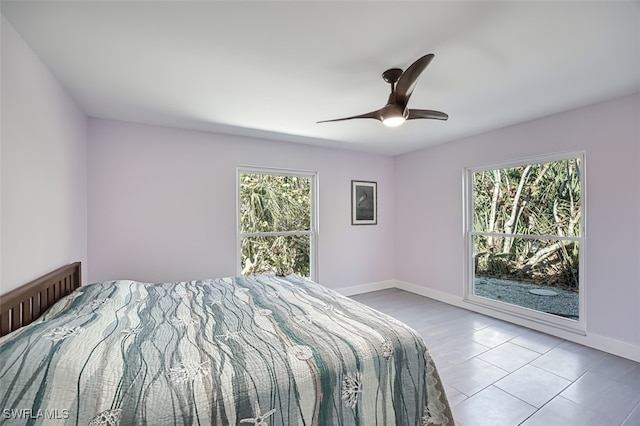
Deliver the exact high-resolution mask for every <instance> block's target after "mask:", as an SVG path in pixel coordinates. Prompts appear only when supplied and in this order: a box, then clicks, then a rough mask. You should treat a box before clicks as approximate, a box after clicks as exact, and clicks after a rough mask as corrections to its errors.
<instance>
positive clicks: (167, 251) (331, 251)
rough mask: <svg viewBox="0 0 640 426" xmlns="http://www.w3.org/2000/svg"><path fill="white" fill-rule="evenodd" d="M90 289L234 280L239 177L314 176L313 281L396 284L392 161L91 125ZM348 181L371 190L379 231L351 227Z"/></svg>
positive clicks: (267, 143)
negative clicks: (109, 284)
mask: <svg viewBox="0 0 640 426" xmlns="http://www.w3.org/2000/svg"><path fill="white" fill-rule="evenodd" d="M89 135H90V137H89V140H90V142H89V150H88V152H89V155H88V158H89V202H88V206H89V210H88V211H89V259H90V265H89V280H90V281H101V280H107V279H116V278H130V279H137V280H142V281H173V280H187V279H197V278H204V277H219V276H230V275H236V274H237V270H236V263H237V260H236V259H237V255H236V168H237V166H239V165H245V166H246V165H249V166H261V167H278V168H293V169H299V170H308V171H316V172H318V173H319V198H320V203H319V207H320V211H319V217H320V219H319V221H320V223H319V227H320V236H319V253H318V258H319V265H318V266H319V277H318V278H319V281H320V282H321V283H322V284H324V285H326V286H328V287H331V288H341V287H348V286H354V285H359V284H364V283H372V282H379V281H384V280H389V279H393V278H394V275H395V274H394V258H393V252H394V246H393V243H394V237H393V231H394V226H395V220H394V205H395V204H394V202H393V158H391V157H386V156H380V155H373V154H363V153H356V152H351V151H345V150H336V149H323V148H317V147H311V146H304V145H298V144H295V145H294V144H289V143H283V142H274V141H268V140H261V139H252V138H245V137H238V136H226V135H219V134H213V133H204V132H195V131H186V130H179V129H171V128H161V127H152V126H144V125H134V124H129V123H122V122H115V121H107V120H94V119H92V120H90V123H89ZM351 179H360V180H372V181H377V182H378V196H379V212H378V225H377V226H351V224H350V190H351V188H350V181H351Z"/></svg>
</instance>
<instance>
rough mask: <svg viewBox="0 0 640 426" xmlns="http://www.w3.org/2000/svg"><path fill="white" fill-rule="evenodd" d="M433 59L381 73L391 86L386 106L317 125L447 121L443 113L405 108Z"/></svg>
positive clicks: (422, 59)
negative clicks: (361, 121)
mask: <svg viewBox="0 0 640 426" xmlns="http://www.w3.org/2000/svg"><path fill="white" fill-rule="evenodd" d="M433 57H434V55H433V53H429V54H428V55H425V56H423V57H422V58H420V59H418V60H417V61H415V62H414V63H413V64H411V65H410V66H409V68H407V69H406V71H404V72H403V71H402V70H401V69H400V68H391V69H388V70H386V71H385V72H383V73H382V78H383V79H384V81H386V82H387V83H389V84H391V94H390V95H389V100H388V101H387V104H386V105H385V106H384V107H382V108H381V109H379V110H376V111H372V112H368V113H366V114H360V115H354V116H352V117H345V118H336V119H333V120H322V121H318V123H328V122H331V121H343V120H352V119H354V118H374V119H376V120H379V121H381V122H382V124H384V125H386V126H389V127H396V126H399V125H401V124H402V123H404V122H405V120H415V119H418V118H429V119H433V120H446V119H448V118H449V116H448V115H447V114H445V113H444V112H440V111H433V110H430V109H409V108H407V103H409V98H410V97H411V94H412V93H413V89H414V88H415V86H416V82H417V81H418V77H419V76H420V73H422V71H424V70H425V68H427V65H429V63H430V62H431V60H432V59H433Z"/></svg>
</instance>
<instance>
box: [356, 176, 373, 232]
mask: <svg viewBox="0 0 640 426" xmlns="http://www.w3.org/2000/svg"><path fill="white" fill-rule="evenodd" d="M351 224H352V225H377V224H378V183H377V182H371V181H365V180H352V181H351Z"/></svg>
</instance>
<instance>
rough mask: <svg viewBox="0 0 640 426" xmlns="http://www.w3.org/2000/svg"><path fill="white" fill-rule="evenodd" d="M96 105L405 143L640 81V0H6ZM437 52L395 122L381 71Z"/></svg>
mask: <svg viewBox="0 0 640 426" xmlns="http://www.w3.org/2000/svg"><path fill="white" fill-rule="evenodd" d="M2 14H3V15H4V16H5V17H6V19H7V20H8V21H9V22H10V23H11V25H12V26H13V27H14V28H15V29H16V31H17V32H18V33H19V34H20V35H21V36H22V37H23V38H24V40H25V41H26V42H27V43H28V44H29V45H30V47H31V48H32V49H33V50H34V51H35V52H36V54H37V55H38V56H39V57H40V58H41V59H42V61H43V62H44V63H45V64H46V66H47V67H48V68H49V69H50V70H51V71H52V72H53V74H54V75H55V76H56V77H57V78H58V79H59V81H60V82H61V83H62V84H63V85H64V86H65V87H66V88H67V90H68V91H69V93H70V94H71V95H72V96H73V97H74V99H75V100H76V101H77V102H78V104H79V105H80V107H81V108H82V109H83V110H84V111H85V112H86V113H87V114H88V115H89V116H92V117H104V118H113V119H120V120H127V121H140V122H146V123H154V124H161V125H169V126H176V127H184V128H193V129H200V130H211V131H215V132H221V133H230V134H239V135H249V136H257V137H262V138H269V139H277V140H284V141H291V142H301V143H309V144H319V145H325V146H332V147H343V148H347V149H355V150H365V151H370V152H377V153H383V154H389V155H394V154H399V153H405V152H409V151H412V150H415V149H418V148H421V147H425V146H429V145H433V144H438V143H444V142H447V141H451V140H456V139H460V138H462V137H465V136H469V135H471V134H476V133H480V132H484V131H487V130H491V129H494V128H498V127H503V126H507V125H510V124H514V123H517V122H522V121H526V120H530V119H534V118H537V117H541V116H545V115H549V114H553V113H556V112H560V111H563V110H567V109H571V108H575V107H579V106H582V105H586V104H590V103H595V102H598V101H602V100H606V99H610V98H613V97H617V96H621V95H625V94H628V93H633V92H636V91H639V90H640V2H639V1H601V2H593V1H566V2H559V1H555V2H551V1H529V2H524V1H491V2H490V1H452V0H448V1H414V2H401V1H386V2H382V1H377V2H363V1H350V2H326V1H325V2H310V1H288V2H275V1H257V2H246V1H236V2H217V1H192V2H186V1H171V2H169V1H138V2H125V1H110V2H96V1H70V2H58V1H44V2H31V1H17V2H11V1H2ZM426 53H434V54H435V59H434V60H433V61H432V62H431V64H430V65H429V67H428V68H427V69H426V71H425V72H424V73H423V74H422V75H421V77H420V79H419V80H418V84H417V86H416V88H415V91H414V93H413V96H412V98H411V100H410V102H409V107H413V108H419V109H434V110H440V111H444V112H446V113H448V114H449V116H450V118H449V120H448V121H436V120H412V121H409V122H407V123H405V124H404V125H403V126H402V127H400V128H394V129H390V128H386V127H384V126H383V125H382V124H381V123H380V122H378V121H375V120H350V121H343V122H336V123H324V124H316V121H318V120H324V119H332V118H339V117H345V116H350V115H355V114H360V113H365V112H369V111H372V110H375V109H378V108H380V107H382V106H383V105H384V104H385V103H386V100H387V96H388V92H389V85H388V84H387V83H385V82H384V81H383V80H382V78H381V76H380V75H381V73H382V72H383V71H384V70H386V69H388V68H392V67H399V68H403V69H405V68H406V67H407V66H408V65H410V64H411V63H412V62H413V61H415V60H416V59H417V58H418V57H420V56H422V55H424V54H426Z"/></svg>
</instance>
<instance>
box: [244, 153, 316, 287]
mask: <svg viewBox="0 0 640 426" xmlns="http://www.w3.org/2000/svg"><path fill="white" fill-rule="evenodd" d="M243 173H251V174H266V175H274V176H297V177H303V178H309V179H311V184H310V189H311V194H309V196H310V208H311V212H310V220H311V223H310V224H309V230H308V231H282V232H242V227H241V223H240V183H241V180H240V175H242V174H243ZM236 230H237V231H236V236H237V242H236V244H237V248H236V253H237V254H236V262H237V263H236V270H237V275H241V274H242V239H243V238H247V237H274V236H281V235H308V236H309V244H310V247H309V275H310V279H311V280H312V281H316V282H317V281H318V259H317V253H318V172H312V171H305V170H295V169H280V168H270V167H256V166H238V167H237V168H236Z"/></svg>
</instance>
